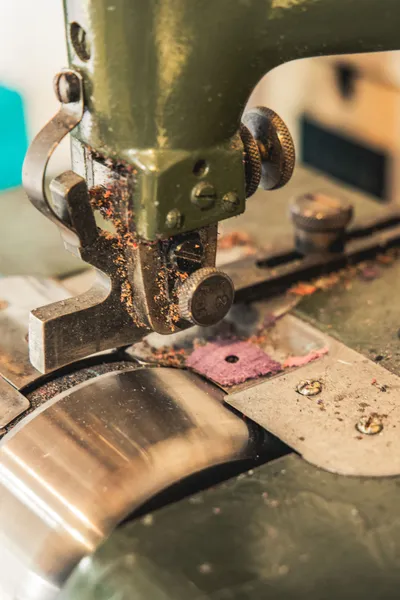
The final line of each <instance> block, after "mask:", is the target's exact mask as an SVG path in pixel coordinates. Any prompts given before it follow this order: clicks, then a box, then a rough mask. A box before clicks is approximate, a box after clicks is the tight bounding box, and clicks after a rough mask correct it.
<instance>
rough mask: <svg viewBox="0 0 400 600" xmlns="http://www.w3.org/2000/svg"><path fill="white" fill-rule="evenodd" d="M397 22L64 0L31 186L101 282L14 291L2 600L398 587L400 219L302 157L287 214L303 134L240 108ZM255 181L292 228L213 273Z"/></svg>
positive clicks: (208, 5) (168, 1) (317, 11)
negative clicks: (65, 162)
mask: <svg viewBox="0 0 400 600" xmlns="http://www.w3.org/2000/svg"><path fill="white" fill-rule="evenodd" d="M399 16H400V7H399V4H398V0H379V1H378V0H214V1H213V2H211V0H160V1H156V0H80V1H78V0H65V22H66V34H67V35H66V37H67V43H68V50H69V62H70V64H69V67H68V69H65V70H64V71H62V72H61V73H59V74H58V75H57V76H56V78H55V92H56V94H57V97H58V99H59V101H60V110H59V112H58V113H57V115H55V117H54V118H53V119H52V120H51V121H50V122H49V123H48V124H47V125H46V126H45V127H44V129H43V130H42V131H41V132H40V133H39V134H38V135H37V137H36V138H35V139H34V141H33V142H32V144H31V147H30V149H29V151H28V154H27V156H26V159H25V165H24V186H25V189H26V192H27V194H28V196H29V198H30V200H31V201H32V203H33V204H34V205H35V207H36V208H37V209H38V210H39V211H41V212H42V213H43V215H44V216H45V217H47V218H49V219H50V220H52V221H53V222H54V224H55V225H57V226H58V227H59V229H60V231H61V234H62V238H63V241H64V245H65V247H66V248H67V250H69V251H70V252H72V253H73V254H75V255H76V256H77V257H79V258H81V259H82V260H83V261H84V262H85V263H88V264H89V265H91V266H92V267H94V268H95V271H96V277H95V280H94V282H93V283H92V285H91V287H90V289H89V290H88V291H86V290H85V289H81V287H82V286H81V287H80V288H79V289H80V290H81V292H82V293H80V294H78V295H76V294H75V295H73V296H72V297H71V293H70V291H69V290H71V289H72V287H71V284H70V283H69V282H68V281H65V282H58V283H57V282H54V281H52V282H50V281H49V282H46V283H44V282H38V281H32V280H30V279H29V278H27V279H25V280H21V279H19V280H17V281H15V280H10V281H7V280H2V281H0V297H1V299H2V311H1V312H0V328H1V329H0V331H1V338H2V341H1V361H0V367H1V379H0V385H1V397H0V428H1V436H2V439H1V445H0V486H1V487H0V598H3V597H5V598H7V599H8V598H12V599H18V600H25V599H32V600H33V599H35V600H42V599H46V600H47V599H50V598H56V597H60V598H64V599H66V598H67V599H70V600H72V599H73V600H81V599H82V600H89V599H93V600H94V599H96V600H111V599H112V598H118V599H121V600H122V599H123V600H125V599H126V600H127V599H129V600H130V599H132V598H135V599H138V600H139V599H146V600H147V599H151V600H159V599H160V600H161V599H163V600H164V599H167V598H174V599H175V600H176V599H182V600H183V599H185V600H186V599H187V598H193V599H195V598H199V599H200V598H213V599H217V598H218V599H221V600H222V599H223V598H227V599H228V598H229V599H234V598H235V599H239V598H240V599H242V598H252V599H253V598H266V597H271V598H294V597H296V598H297V597H305V596H308V597H309V598H316V599H321V598H334V597H335V598H336V597H341V598H357V597H365V596H367V597H369V596H372V597H374V598H395V597H397V586H398V583H399V576H398V568H399V561H400V559H399V544H400V532H399V516H398V515H399V509H398V501H397V494H398V487H399V481H400V479H399V474H400V458H399V457H400V452H399V444H400V442H399V436H398V430H399V427H400V419H399V406H398V401H399V400H398V391H399V378H398V376H399V373H400V371H399V364H398V355H399V353H398V334H397V332H398V325H397V327H396V322H397V324H398V321H397V319H398V316H397V310H396V303H395V302H394V301H393V296H394V295H395V292H396V286H398V285H399V284H398V283H396V282H397V281H399V278H398V277H397V275H398V266H397V262H396V257H395V254H391V253H390V252H389V253H388V252H387V251H388V250H390V249H392V248H395V247H396V245H397V244H398V242H399V239H400V225H399V223H400V215H399V213H398V212H397V211H396V208H395V206H393V205H390V206H389V207H386V208H382V206H379V208H377V207H374V208H373V209H371V210H369V209H368V206H369V207H371V203H370V204H368V202H369V201H368V200H365V196H363V195H361V194H356V193H351V192H349V191H347V192H346V193H344V194H343V191H342V188H341V187H340V186H339V185H338V184H333V183H332V182H328V181H327V180H326V179H325V178H323V177H321V176H317V175H313V174H311V173H310V172H308V171H304V170H303V171H301V172H300V175H298V177H299V179H298V180H297V181H298V183H296V194H295V198H294V199H293V200H292V201H291V218H289V217H288V215H287V214H286V213H287V211H286V206H287V195H288V194H289V192H287V191H286V190H287V189H288V188H287V187H284V186H285V184H287V183H288V182H289V180H290V179H291V176H292V174H293V169H294V163H295V157H294V154H295V153H294V145H293V142H292V139H291V135H290V132H289V131H288V129H287V128H286V126H285V124H284V122H283V121H282V120H281V119H280V118H279V117H278V115H276V114H275V113H274V112H273V111H271V110H269V109H268V108H263V107H258V108H254V109H250V110H249V111H247V112H246V113H245V114H242V113H243V109H244V106H245V104H246V101H247V99H248V97H249V95H250V92H251V90H252V89H253V87H254V86H255V85H256V83H257V82H258V80H259V79H260V78H261V77H262V76H263V75H264V74H265V73H266V72H268V71H269V70H271V69H273V68H274V67H276V66H278V65H280V64H282V63H284V62H287V61H290V60H294V59H297V58H304V57H309V56H317V55H331V54H332V55H333V54H343V53H357V52H367V51H381V50H391V49H398V48H399V47H400V40H399V33H398V23H397V20H398V17H399ZM68 133H71V148H72V167H71V170H70V171H67V172H64V173H62V174H61V175H60V176H58V177H56V178H55V179H53V180H52V181H50V185H49V189H48V186H47V181H46V169H47V164H48V161H49V160H50V158H51V155H52V153H53V151H54V150H55V148H56V147H57V145H58V144H59V143H60V142H61V140H62V139H63V138H64V137H65V136H66V135H67V134H68ZM325 139H326V138H325ZM324 150H325V149H324V147H320V153H321V154H322V153H323V152H324ZM339 155H340V152H339ZM337 160H340V156H337ZM362 166H363V165H362V164H359V165H358V167H359V168H360V169H362ZM356 167H357V165H356ZM367 171H368V169H367ZM295 177H296V176H295ZM295 177H294V179H295ZM289 186H290V184H289ZM259 187H261V188H263V189H264V190H269V191H271V192H272V190H278V189H279V188H282V191H275V192H274V193H271V194H262V195H260V196H258V197H257V198H256V199H255V200H254V205H253V207H254V208H252V205H251V202H252V200H251V199H250V200H249V201H248V202H249V204H248V211H247V212H246V215H245V218H246V219H247V223H249V222H251V223H252V229H253V232H254V231H256V232H257V235H258V236H259V238H260V239H263V238H265V235H266V234H265V231H266V230H267V229H266V226H267V225H268V226H269V229H268V231H271V225H273V224H276V228H275V230H276V231H278V233H279V237H280V238H282V239H279V241H278V242H279V243H278V244H276V245H275V247H274V249H273V250H271V251H269V252H266V251H264V253H261V254H260V253H258V254H257V255H253V254H251V255H249V256H246V257H242V258H239V259H237V260H235V261H233V262H232V261H231V262H229V261H228V262H226V264H224V265H223V266H221V267H216V249H217V225H218V223H219V222H220V221H225V220H226V219H229V218H231V217H234V216H237V215H239V214H241V213H243V212H244V210H245V205H246V201H247V199H249V198H250V197H251V196H253V195H254V194H255V193H256V191H257V189H258V188H259ZM289 195H290V196H291V195H292V191H291V192H290V194H289ZM269 203H270V204H269ZM270 207H271V208H270ZM365 207H367V209H366V208H365ZM368 211H369V212H368ZM354 212H355V215H356V219H355V220H354V224H353V225H351V223H352V217H353V213H354ZM358 216H359V217H360V218H358ZM272 232H273V228H272ZM281 232H283V234H282V235H281ZM273 235H274V234H273V233H272V234H271V236H272V237H273ZM271 239H272V238H271ZM264 241H266V240H264ZM275 241H276V240H275ZM367 260H368V261H369V260H372V261H374V262H373V263H371V264H370V263H367V266H365V261H367ZM360 264H361V265H363V266H362V267H359V265H360ZM376 265H378V266H379V268H380V269H382V273H383V274H382V277H381V278H380V279H379V280H377V281H367V280H371V279H374V277H371V270H372V271H374V270H375V271H376V269H377V268H378V267H377V266H376ZM360 268H361V271H358V273H361V274H362V275H363V277H361V278H358V279H355V280H354V281H351V276H352V275H354V271H357V269H360ZM375 271H374V272H375ZM316 279H318V285H317V284H316V283H315V281H316ZM85 281H86V280H85ZM299 282H301V283H299ZM304 282H306V283H304ZM296 286H297V293H296V292H295V293H294V294H293V293H292V294H290V293H288V290H289V289H293V287H294V288H296ZM299 286H300V287H299ZM307 286H308V287H307ZM335 286H336V287H335ZM311 288H312V290H314V289H315V290H317V289H318V290H319V291H318V293H317V294H315V295H311V293H310V295H308V291H310V289H311ZM74 289H76V287H75V288H74ZM299 290H300V292H299ZM304 290H306V292H304ZM307 290H308V291H307ZM235 293H236V297H235V304H233V303H234V294H235ZM303 293H306V294H307V295H306V296H305V298H304V300H303V301H302V302H301V303H298V300H299V296H300V297H302V295H303ZM29 312H30V316H29V317H28V313H29ZM28 320H29V331H28ZM193 326H194V327H193ZM366 332H367V333H366ZM149 334H151V335H150V337H148V338H146V339H147V341H145V342H143V339H144V338H145V337H146V336H148V335H149ZM167 335H168V336H169V337H167ZM168 347H169V348H170V350H168ZM160 348H161V349H160ZM166 348H167V349H166ZM188 348H190V352H189V351H188ZM28 350H29V352H28ZM396 427H397V429H396ZM272 459H274V460H272ZM211 486H213V487H211Z"/></svg>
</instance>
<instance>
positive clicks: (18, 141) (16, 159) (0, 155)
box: [0, 85, 28, 190]
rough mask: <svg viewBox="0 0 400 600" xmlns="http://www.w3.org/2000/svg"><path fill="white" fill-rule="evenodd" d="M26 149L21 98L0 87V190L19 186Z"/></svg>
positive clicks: (14, 92) (13, 91) (12, 91)
mask: <svg viewBox="0 0 400 600" xmlns="http://www.w3.org/2000/svg"><path fill="white" fill-rule="evenodd" d="M27 147H28V140H27V135H26V125H25V117H24V105H23V100H22V97H21V96H20V94H19V93H18V92H16V91H15V90H11V89H9V88H6V87H4V86H2V85H0V190H5V189H8V188H12V187H16V186H19V185H21V183H22V163H23V161H24V157H25V153H26V150H27Z"/></svg>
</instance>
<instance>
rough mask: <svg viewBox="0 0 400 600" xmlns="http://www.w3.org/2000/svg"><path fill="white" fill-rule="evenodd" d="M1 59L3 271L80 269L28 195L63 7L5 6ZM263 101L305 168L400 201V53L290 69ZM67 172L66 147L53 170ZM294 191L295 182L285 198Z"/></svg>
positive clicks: (27, 2) (281, 71)
mask: <svg viewBox="0 0 400 600" xmlns="http://www.w3.org/2000/svg"><path fill="white" fill-rule="evenodd" d="M0 52H1V57H2V59H1V61H0V206H1V222H0V273H2V274H11V273H12V274H25V273H29V274H35V275H56V274H59V273H67V272H73V271H74V270H77V269H80V268H82V265H81V263H78V262H77V261H76V260H75V259H74V258H73V257H72V256H70V255H69V254H68V253H67V252H65V251H64V249H63V245H62V243H61V241H60V238H59V233H58V231H57V228H56V227H55V226H54V225H52V224H51V223H49V222H47V221H46V219H44V218H43V217H42V216H41V215H40V214H39V213H38V212H37V211H36V210H35V209H33V207H31V205H30V204H29V202H28V201H27V198H26V196H25V194H24V192H23V190H22V188H21V166H22V162H23V157H24V154H25V152H26V148H27V145H28V143H29V140H30V139H31V138H32V137H33V136H34V135H35V134H36V133H37V131H38V130H39V129H40V128H41V127H42V126H43V125H44V124H45V122H46V121H47V120H48V119H50V118H51V116H52V115H53V114H54V113H55V112H56V110H57V107H58V104H57V101H56V98H55V96H54V93H53V87H52V81H53V77H54V74H55V73H57V71H59V70H60V69H61V68H62V67H64V66H66V64H67V59H66V50H65V40H64V25H63V12H62V2H61V0H40V1H39V2H32V1H31V0H12V2H9V1H6V0H0ZM257 104H263V105H266V106H268V107H270V108H272V109H274V110H275V111H277V112H278V113H279V114H280V115H281V116H282V118H283V119H284V120H285V121H286V123H287V125H288V126H289V129H290V130H291V132H292V135H293V137H294V139H295V143H296V148H297V155H298V163H303V164H304V165H306V166H307V167H308V168H310V169H311V170H313V171H315V172H316V173H319V174H325V175H327V176H328V177H329V178H331V179H332V180H334V181H335V182H338V183H340V184H343V185H344V186H347V187H350V188H352V189H353V190H354V191H360V192H362V193H364V194H366V195H367V196H369V197H371V198H372V199H373V200H375V201H376V202H377V203H382V204H386V205H387V204H388V203H390V202H395V201H396V199H397V198H398V197H399V193H400V169H399V168H397V167H398V161H399V159H400V149H399V145H400V142H399V140H400V136H399V135H398V132H399V129H400V53H384V54H371V55H363V56H351V57H348V56H342V57H328V58H317V59H307V60H302V61H296V62H293V63H290V64H287V65H284V66H282V67H279V68H278V69H276V70H274V71H273V72H271V73H269V74H268V75H267V76H266V77H265V78H264V79H263V80H262V81H261V82H260V83H259V85H258V86H257V88H256V89H255V90H254V93H253V94H252V97H251V98H250V101H249V105H257ZM68 167H69V146H68V142H64V144H63V145H62V146H61V147H60V149H59V150H58V151H57V152H56V154H55V157H54V159H53V160H52V163H51V167H50V173H51V174H53V175H56V174H59V173H60V172H61V171H62V170H65V169H67V168H68ZM295 185H296V178H294V180H293V182H291V183H290V184H289V186H288V188H287V192H286V193H287V194H289V195H290V194H291V190H293V189H294V188H293V186H295ZM285 190H286V188H285ZM250 202H251V201H250Z"/></svg>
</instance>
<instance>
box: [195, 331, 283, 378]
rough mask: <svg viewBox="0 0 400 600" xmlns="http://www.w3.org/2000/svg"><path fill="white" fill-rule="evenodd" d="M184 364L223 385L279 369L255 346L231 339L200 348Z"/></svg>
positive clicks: (275, 363)
mask: <svg viewBox="0 0 400 600" xmlns="http://www.w3.org/2000/svg"><path fill="white" fill-rule="evenodd" d="M226 359H228V360H226ZM186 365H187V366H188V367H191V368H192V369H195V370H196V371H197V372H198V373H200V374H201V375H204V376H205V377H208V378H209V379H212V380H213V381H215V382H216V383H219V384H220V385H224V386H230V385H235V384H238V383H242V382H243V381H246V380H247V379H254V378H255V377H260V376H262V375H269V374H270V375H274V374H275V373H278V372H279V371H281V370H282V367H281V365H280V364H279V363H278V362H276V361H275V360H273V359H272V358H271V357H270V356H268V354H266V353H265V352H263V350H261V348H259V347H258V346H254V344H249V343H248V342H232V341H231V340H219V341H217V342H210V343H208V344H206V345H205V346H200V347H199V348H197V349H196V350H195V351H194V352H193V353H192V354H191V355H190V356H189V357H188V358H187V360H186Z"/></svg>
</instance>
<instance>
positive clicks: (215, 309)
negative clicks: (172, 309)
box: [178, 267, 235, 327]
mask: <svg viewBox="0 0 400 600" xmlns="http://www.w3.org/2000/svg"><path fill="white" fill-rule="evenodd" d="M234 295H235V290H234V287H233V283H232V280H231V278H230V277H228V275H226V274H225V273H223V272H222V271H218V270H217V269H215V268H212V267H206V268H203V269H199V270H198V271H195V272H194V273H193V274H192V275H190V276H189V277H188V278H187V279H186V281H184V283H183V284H182V286H181V288H180V290H179V292H178V296H179V312H180V317H181V319H183V320H185V321H189V323H192V324H194V325H201V326H202V327H207V326H210V325H215V324H216V323H219V321H221V320H222V319H223V318H224V317H225V315H226V314H227V312H228V311H229V309H230V308H231V306H232V303H233V298H234Z"/></svg>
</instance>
